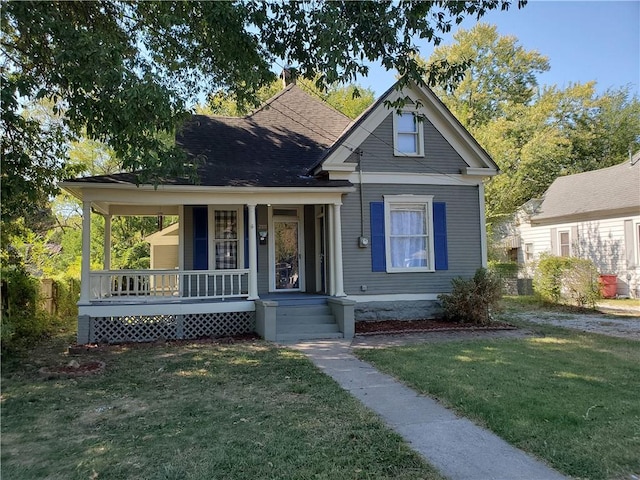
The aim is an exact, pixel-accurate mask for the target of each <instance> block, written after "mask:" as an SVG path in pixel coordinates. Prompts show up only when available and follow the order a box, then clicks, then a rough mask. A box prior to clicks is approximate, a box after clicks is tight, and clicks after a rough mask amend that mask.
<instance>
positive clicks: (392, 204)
mask: <svg viewBox="0 0 640 480" xmlns="http://www.w3.org/2000/svg"><path fill="white" fill-rule="evenodd" d="M431 198H432V197H431V196H428V195H427V196H414V195H393V196H392V195H389V196H385V201H386V202H387V204H385V202H371V203H370V205H369V206H370V213H371V217H370V218H371V270H372V271H373V272H390V273H394V272H396V273H400V272H428V271H433V270H447V269H448V268H449V265H448V251H447V220H446V204H445V203H442V202H432V201H431ZM425 212H429V215H426V214H425ZM423 223H424V224H425V225H424V228H422V227H420V225H422V224H423ZM419 227H420V228H419ZM387 237H389V238H387ZM388 245H391V248H392V251H391V252H387V248H388ZM390 258H391V263H389V261H390V260H389V259H390Z"/></svg>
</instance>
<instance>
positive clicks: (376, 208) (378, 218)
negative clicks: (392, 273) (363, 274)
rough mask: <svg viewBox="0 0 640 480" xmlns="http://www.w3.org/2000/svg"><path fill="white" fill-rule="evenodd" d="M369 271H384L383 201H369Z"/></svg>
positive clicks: (385, 264) (385, 267)
mask: <svg viewBox="0 0 640 480" xmlns="http://www.w3.org/2000/svg"><path fill="white" fill-rule="evenodd" d="M369 207H370V211H371V271H372V272H386V271H387V260H386V257H385V246H384V202H371V203H370V204H369Z"/></svg>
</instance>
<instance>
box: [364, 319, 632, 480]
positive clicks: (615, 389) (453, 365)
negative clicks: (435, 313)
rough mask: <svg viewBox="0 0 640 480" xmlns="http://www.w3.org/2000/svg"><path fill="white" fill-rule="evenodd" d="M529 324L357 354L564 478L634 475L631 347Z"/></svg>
mask: <svg viewBox="0 0 640 480" xmlns="http://www.w3.org/2000/svg"><path fill="white" fill-rule="evenodd" d="M531 328H533V329H535V330H536V331H537V332H538V333H540V334H541V336H539V337H535V338H527V339H518V340H512V339H502V340H473V341H460V342H448V343H427V344H420V345H412V346H407V347H396V348H388V349H372V350H356V354H357V355H358V356H359V357H360V358H362V359H363V360H366V361H368V362H371V363H373V364H374V365H375V366H377V367H378V368H379V369H381V370H383V371H385V372H388V373H390V374H392V375H394V376H396V377H398V378H400V379H401V380H403V381H404V382H406V383H407V384H408V385H410V386H411V387H413V388H415V389H416V390H418V391H420V392H423V393H427V394H429V395H432V396H434V397H436V398H437V399H439V400H440V401H441V402H442V403H443V404H444V405H446V406H448V407H451V408H453V409H454V410H456V411H457V412H459V413H460V414H462V415H464V416H466V417H468V418H471V419H473V420H475V421H476V422H478V423H479V424H481V425H485V426H486V427H488V428H489V429H491V430H493V431H494V432H495V433H497V434H498V435H499V436H501V437H502V438H504V439H505V440H507V441H508V442H510V443H511V444H513V445H515V446H516V447H518V448H521V449H523V450H525V451H528V452H531V453H533V454H535V455H537V456H538V457H540V458H542V459H544V460H546V461H547V462H548V463H549V464H550V465H551V466H553V467H555V468H556V469H558V470H560V471H562V472H564V473H565V474H567V475H571V476H574V477H578V478H588V479H623V478H624V479H628V478H634V477H631V476H630V475H631V474H635V475H638V474H640V342H637V341H631V340H623V339H616V338H608V337H604V336H600V335H589V334H582V333H578V332H574V331H569V330H565V329H560V328H553V327H546V326H535V327H531Z"/></svg>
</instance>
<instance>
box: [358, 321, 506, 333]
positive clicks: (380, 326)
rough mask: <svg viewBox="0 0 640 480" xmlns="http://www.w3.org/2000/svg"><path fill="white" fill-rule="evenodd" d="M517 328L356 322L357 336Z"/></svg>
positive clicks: (497, 325) (463, 324) (495, 324)
mask: <svg viewBox="0 0 640 480" xmlns="http://www.w3.org/2000/svg"><path fill="white" fill-rule="evenodd" d="M515 329H516V327H514V326H513V325H510V324H508V323H504V322H492V323H491V324H490V325H474V324H469V323H455V322H445V321H442V320H432V319H431V320H428V319H425V320H383V321H368V322H365V321H363V322H356V335H389V334H394V333H419V332H443V331H451V330H459V331H464V330H467V331H477V330H515Z"/></svg>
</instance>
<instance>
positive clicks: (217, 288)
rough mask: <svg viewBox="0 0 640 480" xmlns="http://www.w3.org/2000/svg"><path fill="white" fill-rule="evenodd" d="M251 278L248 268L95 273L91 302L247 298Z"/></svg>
mask: <svg viewBox="0 0 640 480" xmlns="http://www.w3.org/2000/svg"><path fill="white" fill-rule="evenodd" d="M248 277H249V270H248V269H236V270H97V271H96V270H94V271H92V272H90V274H89V278H90V285H91V287H90V299H91V300H110V301H118V300H128V301H131V300H133V299H134V298H140V299H145V300H146V299H158V300H162V299H168V298H173V299H177V298H209V299H225V298H246V297H248V296H249V293H248Z"/></svg>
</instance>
